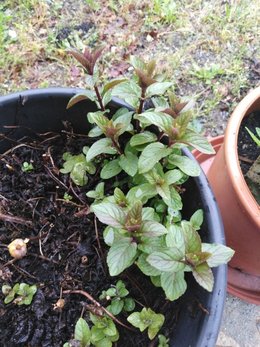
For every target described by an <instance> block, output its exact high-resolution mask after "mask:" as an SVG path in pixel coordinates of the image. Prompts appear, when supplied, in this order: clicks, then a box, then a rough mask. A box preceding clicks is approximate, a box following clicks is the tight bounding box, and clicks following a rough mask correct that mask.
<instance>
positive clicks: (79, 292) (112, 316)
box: [63, 289, 135, 331]
mask: <svg viewBox="0 0 260 347" xmlns="http://www.w3.org/2000/svg"><path fill="white" fill-rule="evenodd" d="M63 294H81V295H83V296H85V297H86V298H87V299H89V300H90V301H91V302H93V304H94V305H96V306H97V307H98V308H100V309H101V310H102V311H103V312H104V313H106V314H107V315H108V316H109V317H110V318H111V319H113V321H114V322H116V323H117V324H119V325H121V326H122V327H124V328H126V329H128V330H130V331H135V330H134V329H133V328H131V327H129V326H128V325H126V324H124V323H122V322H121V321H120V320H119V319H117V318H116V317H115V316H114V315H113V314H112V313H110V312H109V311H108V310H107V309H106V308H105V307H103V306H102V305H101V304H100V303H99V302H98V301H96V300H95V299H94V298H93V297H92V296H91V295H90V294H89V293H88V292H86V291H84V290H79V289H76V290H64V291H63Z"/></svg>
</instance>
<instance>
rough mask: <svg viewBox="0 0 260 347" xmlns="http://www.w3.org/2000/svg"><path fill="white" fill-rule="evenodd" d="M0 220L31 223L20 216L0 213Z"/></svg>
mask: <svg viewBox="0 0 260 347" xmlns="http://www.w3.org/2000/svg"><path fill="white" fill-rule="evenodd" d="M0 220H2V221H4V222H10V223H16V224H23V225H32V222H31V221H29V220H26V219H23V218H20V217H15V216H10V215H8V214H3V213H0Z"/></svg>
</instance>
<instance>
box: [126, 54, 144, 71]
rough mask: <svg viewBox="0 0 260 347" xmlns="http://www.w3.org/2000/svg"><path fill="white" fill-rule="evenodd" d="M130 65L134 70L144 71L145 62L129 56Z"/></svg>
mask: <svg viewBox="0 0 260 347" xmlns="http://www.w3.org/2000/svg"><path fill="white" fill-rule="evenodd" d="M129 60H130V64H131V65H132V66H133V67H134V68H135V69H140V70H145V69H146V64H145V62H144V61H143V60H142V59H140V58H139V57H136V56H134V55H131V56H130V59H129Z"/></svg>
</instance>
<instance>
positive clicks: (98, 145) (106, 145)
mask: <svg viewBox="0 0 260 347" xmlns="http://www.w3.org/2000/svg"><path fill="white" fill-rule="evenodd" d="M102 153H106V154H116V149H115V148H114V147H113V144H112V140H111V139H108V138H104V139H100V140H98V141H96V142H95V143H93V145H92V146H91V147H90V149H89V151H88V153H87V161H91V160H92V159H93V158H95V157H96V156H98V155H99V154H102Z"/></svg>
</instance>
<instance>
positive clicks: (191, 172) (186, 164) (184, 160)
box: [168, 154, 201, 177]
mask: <svg viewBox="0 0 260 347" xmlns="http://www.w3.org/2000/svg"><path fill="white" fill-rule="evenodd" d="M168 160H169V163H171V164H172V165H175V166H177V167H178V168H179V169H181V171H183V172H184V173H185V174H186V175H188V176H191V177H196V176H199V175H200V172H201V169H200V166H199V164H198V163H197V162H196V161H194V160H192V159H190V158H188V157H186V156H183V155H176V154H172V155H171V156H169V158H168Z"/></svg>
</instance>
